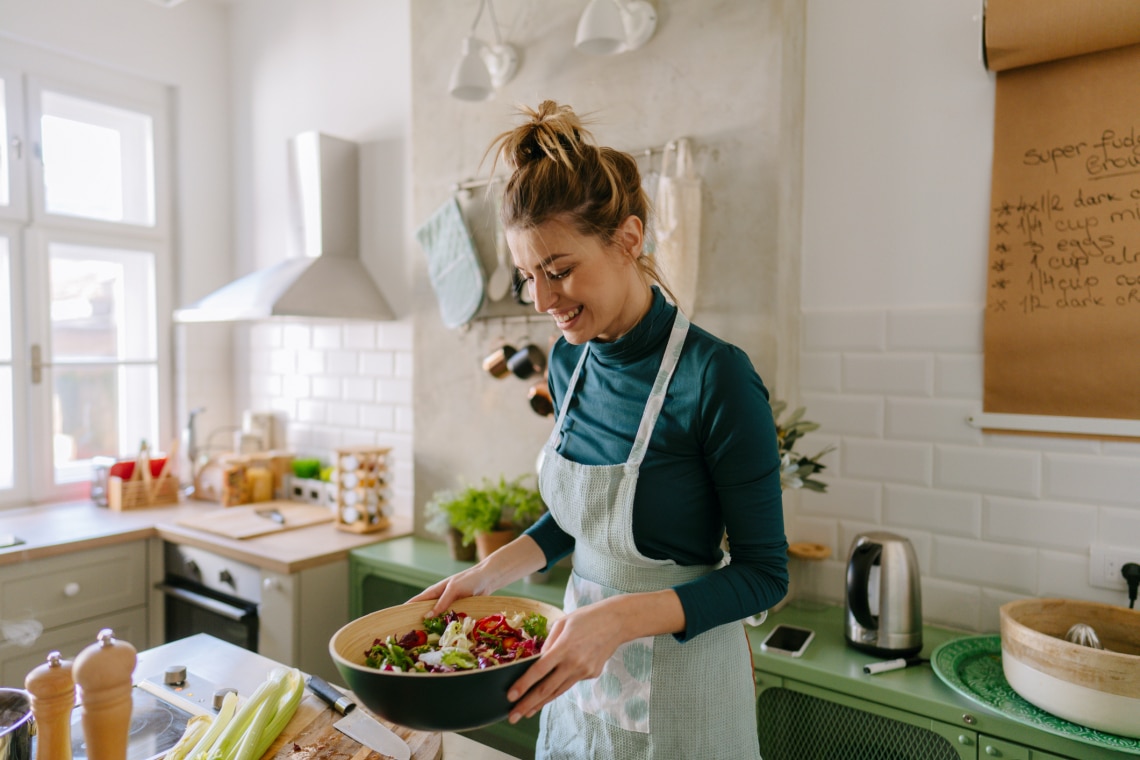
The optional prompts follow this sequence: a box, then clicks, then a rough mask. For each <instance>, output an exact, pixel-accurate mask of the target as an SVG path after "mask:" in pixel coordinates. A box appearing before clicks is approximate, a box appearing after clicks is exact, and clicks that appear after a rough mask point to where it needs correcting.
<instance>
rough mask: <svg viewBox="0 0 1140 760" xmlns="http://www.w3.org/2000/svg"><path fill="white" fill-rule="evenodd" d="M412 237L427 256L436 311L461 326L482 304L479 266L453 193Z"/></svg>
mask: <svg viewBox="0 0 1140 760" xmlns="http://www.w3.org/2000/svg"><path fill="white" fill-rule="evenodd" d="M416 239H417V240H419V242H420V245H421V246H423V249H424V253H426V254H427V258H428V277H429V278H430V279H431V285H432V288H433V289H434V290H435V296H436V298H437V299H438V300H439V313H440V316H441V317H443V324H444V325H446V326H447V327H462V326H463V325H465V324H467V323H468V322H470V321H471V318H472V317H474V316H475V313H476V312H477V311H479V307H480V306H482V305H483V292H484V287H485V284H484V281H483V269H482V267H481V266H480V265H479V256H478V254H477V253H476V252H475V244H474V242H473V241H472V240H471V232H470V231H469V230H468V229H467V223H466V222H465V221H464V220H463V212H462V210H461V209H460V208H459V201H458V200H456V199H455V197H454V196H453V197H452V198H450V199H449V200H448V201H447V202H446V203H444V204H443V205H442V206H440V207H439V208H438V209H436V211H435V213H434V214H432V215H431V218H429V219H428V220H427V221H426V222H424V224H423V226H421V227H420V228H419V229H418V230H416Z"/></svg>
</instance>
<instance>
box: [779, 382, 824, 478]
mask: <svg viewBox="0 0 1140 760" xmlns="http://www.w3.org/2000/svg"><path fill="white" fill-rule="evenodd" d="M769 405H770V406H771V407H772V419H774V420H775V421H776V440H777V442H778V443H779V445H780V487H781V488H806V489H808V490H809V491H820V492H823V491H826V490H827V484H826V483H824V482H823V481H822V480H818V479H816V478H815V476H816V475H817V474H818V473H819V472H821V471H822V470H824V469H825V468H826V465H824V464H823V463H822V462H820V459H822V458H823V456H824V455H825V454H829V453H831V452H832V451H834V450H835V447H834V446H828V447H827V448H825V449H823V450H822V451H820V452H819V453H817V454H815V455H813V456H806V455H804V454H800V453H798V452H796V450H795V449H796V444H797V443H798V442H799V440H800V439H801V438H802V437H803V436H805V435H807V434H808V433H810V432H811V431H813V430H818V429H819V423H816V422H808V421H807V420H805V419H804V418H803V417H804V413H805V412H806V408H805V407H802V406H801V407H799V408H797V409H796V410H795V411H793V412H792V413H791V414H790V415H788V417H787V418H786V419H784V420H781V419H780V416H781V415H782V414H783V413H784V412H785V411H787V409H788V405H787V403H786V402H784V401H776V400H774V399H773V400H771V401H770V402H769Z"/></svg>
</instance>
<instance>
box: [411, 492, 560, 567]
mask: <svg viewBox="0 0 1140 760" xmlns="http://www.w3.org/2000/svg"><path fill="white" fill-rule="evenodd" d="M533 477H534V476H532V475H522V476H519V477H517V478H514V479H513V480H507V479H506V478H505V477H503V476H500V477H499V479H498V481H493V480H491V479H489V478H484V479H483V482H482V484H481V485H479V486H473V485H469V486H466V487H465V488H462V489H460V490H458V491H454V490H447V491H439V492H437V493H436V494H435V495H433V497H432V499H431V501H429V502H428V503H427V504H426V505H425V507H424V509H425V514H426V515H427V516H428V522H427V528H428V529H429V530H431V531H432V532H434V533H437V534H439V535H444V536H449V535H450V536H455V535H456V534H457V536H458V541H457V542H455V543H457V544H458V546H453V549H452V555H453V556H455V557H456V559H460V558H462V557H461V556H457V554H456V551H457V549H461V548H462V547H470V546H472V544H474V548H475V556H476V557H477V558H478V559H483V558H484V557H486V556H487V555H488V554H490V553H491V552H493V551H495V550H496V549H498V548H500V547H502V546H503V545H505V544H507V543H508V542H510V541H511V539H513V538H515V536H517V535H518V534H519V533H520V532H521V531H523V530H525V529H526V528H528V527H529V526H530V525H532V524H533V523H534V521H535V520H537V519H538V518H539V517H541V516H542V513H543V512H545V511H546V505H545V504H544V503H543V502H542V498H541V497H540V496H539V495H538V491H537V490H536V489H534V488H533V487H530V486H529V485H528V484H527V481H528V479H530V478H533ZM452 531H455V533H452Z"/></svg>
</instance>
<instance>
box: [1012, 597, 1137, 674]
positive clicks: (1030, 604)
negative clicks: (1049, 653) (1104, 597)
mask: <svg viewBox="0 0 1140 760" xmlns="http://www.w3.org/2000/svg"><path fill="white" fill-rule="evenodd" d="M1051 603H1064V604H1066V605H1068V606H1076V607H1084V608H1090V607H1104V606H1105V605H1103V604H1100V603H1098V602H1086V601H1084V600H1081V599H1061V598H1042V599H1037V598H1034V599H1017V600H1015V601H1012V602H1006V603H1005V604H1003V605H1002V606H1001V607H1000V608H999V609H998V614H999V617H1000V620H1001V628H1002V631H1001V633H1002V637H1003V638H1005V636H1006V628H1007V627H1008V628H1009V631H1010V637H1011V638H1012V637H1013V634H1017V635H1018V636H1020V637H1021V638H1022V640H1023V641H1029V642H1033V643H1035V644H1037V645H1038V646H1044V645H1045V644H1046V643H1048V645H1049V646H1060V649H1061V651H1062V652H1065V653H1067V654H1073V655H1078V654H1084V655H1087V654H1088V652H1089V651H1090V648H1089V647H1086V646H1083V645H1081V644H1076V643H1074V642H1071V641H1068V640H1067V639H1065V638H1059V637H1057V636H1052V635H1050V634H1048V633H1044V632H1042V631H1039V630H1037V629H1036V628H1030V627H1029V626H1028V625H1026V624H1025V623H1022V622H1021V621H1020V620H1019V619H1018V618H1017V617H1015V614H1016V613H1020V612H1021V611H1022V610H1023V609H1024V608H1032V609H1041V608H1042V607H1045V606H1047V605H1048V604H1051ZM1120 609H1121V610H1123V611H1124V612H1127V613H1135V614H1136V616H1137V619H1138V620H1140V610H1129V609H1127V608H1124V607H1122V608H1120ZM1091 651H1094V652H1096V653H1097V656H1098V657H1105V658H1107V659H1108V660H1109V661H1112V660H1119V661H1120V663H1121V664H1125V665H1128V666H1129V667H1137V666H1140V655H1135V654H1128V653H1127V652H1116V651H1113V650H1111V649H1093V650H1091Z"/></svg>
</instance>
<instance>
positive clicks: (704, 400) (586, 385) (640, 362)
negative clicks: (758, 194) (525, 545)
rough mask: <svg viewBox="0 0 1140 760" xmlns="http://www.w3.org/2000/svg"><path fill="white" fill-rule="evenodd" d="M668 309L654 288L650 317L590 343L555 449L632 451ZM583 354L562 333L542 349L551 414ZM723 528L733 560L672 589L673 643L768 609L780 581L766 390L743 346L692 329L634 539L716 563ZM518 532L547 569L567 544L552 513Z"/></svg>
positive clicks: (778, 595)
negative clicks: (681, 624) (680, 624)
mask: <svg viewBox="0 0 1140 760" xmlns="http://www.w3.org/2000/svg"><path fill="white" fill-rule="evenodd" d="M676 313H677V309H676V307H675V306H673V305H672V304H670V303H669V302H668V301H666V300H665V297H664V296H663V295H662V294H661V292H660V291H659V290H658V289H657V288H654V289H653V303H652V305H651V307H650V309H649V313H648V314H647V315H646V316H645V317H644V318H643V319H642V320H641V322H639V323H638V324H637V326H636V327H634V328H633V329H632V330H630V331H629V332H628V333H626V334H625V335H623V336H622V337H621V338H619V339H618V340H616V341H613V342H611V343H601V342H596V341H591V342H590V344H589V345H590V353H589V355H588V356H587V357H586V363H585V365H584V366H583V368H582V373H581V375H580V376H579V379H578V387H577V388H576V389H575V391H574V394H573V398H572V399H571V401H570V409H569V410H568V411H567V414H566V419H565V421H564V423H563V427H562V440H561V442H560V444H559V446H558V452H559V453H560V454H561V455H562V456H564V457H566V458H567V459H570V460H572V461H575V462H579V463H581V464H587V465H603V464H617V463H619V462H625V461H626V460H627V459H628V458H629V452H630V449H632V448H633V439H634V437H635V435H636V433H637V426H638V423H639V422H640V421H641V415H642V412H643V411H644V409H645V402H646V400H647V399H648V398H649V391H650V388H651V387H652V385H653V379H654V377H655V376H656V374H657V370H658V368H659V367H660V366H661V359H662V357H663V356H664V354H665V344H666V343H667V342H668V339H669V332H670V330H671V329H672V327H673V320H674V317H675V316H676ZM584 349H585V346H574V345H571V344H569V343H567V342H566V340H565V339H564V338H560V339H559V340H558V342H557V343H556V344H555V346H554V348H553V349H552V350H551V352H550V374H549V384H550V392H551V395H552V396H553V398H554V403H555V409H556V410H557V409H559V408H560V407H561V404H562V399H563V398H565V396H566V384H567V383H568V382H569V380H570V375H571V374H572V373H573V371H574V367H575V366H576V365H577V363H578V359H579V357H580V356H581V352H582V351H583V350H584ZM556 419H557V416H556ZM725 530H727V531H728V536H729V543H730V545H731V562H730V563H729V564H727V565H725V566H724V567H721V568H719V569H717V570H716V571H714V572H712V573H709V574H708V575H705V576H703V577H701V578H699V579H697V580H694V581H691V582H689V583H685V584H682V585H680V586H676V587H675V591H676V592H677V595H678V596H679V597H680V599H681V604H682V606H683V607H684V610H685V631H684V633H683V634H681V635H678V638H679V639H680V640H682V641H685V640H688V639H691V638H693V637H694V636H696V635H698V634H700V633H702V632H704V631H707V630H709V629H710V628H713V627H715V626H718V625H721V624H724V623H728V622H731V621H735V620H742V619H743V618H746V617H748V616H749V615H755V614H757V613H759V612H760V611H761V610H766V609H768V608H769V607H771V606H773V605H774V604H776V603H777V602H779V601H780V600H781V599H782V598H783V597H784V594H785V593H786V592H787V588H788V571H787V549H788V544H787V540H786V539H785V537H784V516H783V507H782V500H781V491H780V457H779V449H778V445H777V442H776V426H775V422H774V420H773V419H772V412H771V408H770V407H769V405H768V391H767V389H766V388H765V387H764V383H763V381H761V379H760V377H759V375H757V374H756V370H755V369H754V368H753V367H752V363H751V362H750V361H749V360H748V356H747V355H746V354H745V353H744V352H743V351H742V350H740V349H739V348H737V347H736V346H733V345H732V344H730V343H726V342H725V341H723V340H721V339H719V338H717V337H715V336H713V335H711V334H710V333H708V332H706V331H704V330H702V329H701V328H699V327H697V326H696V325H692V326H691V327H690V328H689V333H688V336H687V337H686V339H685V346H684V350H683V351H682V353H681V358H680V360H679V362H678V365H677V369H676V371H675V372H674V374H673V379H672V381H671V382H670V385H669V388H668V391H667V396H666V399H665V405H664V407H663V408H662V410H661V415H660V417H659V418H658V420H657V425H656V427H655V428H654V430H653V434H652V436H651V438H650V441H649V449H648V451H647V452H646V455H645V460H644V461H643V462H642V465H641V473H640V476H639V479H638V484H637V492H636V494H635V496H634V507H633V537H634V541H635V543H636V545H637V548H638V551H640V552H641V553H642V554H644V555H645V556H647V557H651V558H654V559H672V560H674V561H675V562H677V563H678V564H680V565H716V564H717V563H719V562H720V561H721V559H722V558H723V553H722V551H721V548H720V542H721V536H722V534H723V533H724V531H725ZM527 533H528V535H530V536H531V537H532V538H534V539H535V541H537V542H538V545H539V546H540V547H541V548H542V550H543V553H544V554H545V556H546V559H547V562H548V564H553V563H555V562H557V561H558V560H559V559H561V558H562V557H565V556H566V555H567V554H569V553H570V552H571V551H572V550H573V549H574V539H573V537H571V536H570V535H568V534H567V533H565V532H563V531H562V529H561V528H559V527H558V524H557V523H556V522H555V521H554V519H553V517H552V516H551V515H550V514H547V515H545V516H544V517H543V518H542V519H541V520H539V522H538V523H536V524H535V525H534V526H533V527H532V528H531V529H530V530H528V531H527Z"/></svg>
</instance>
